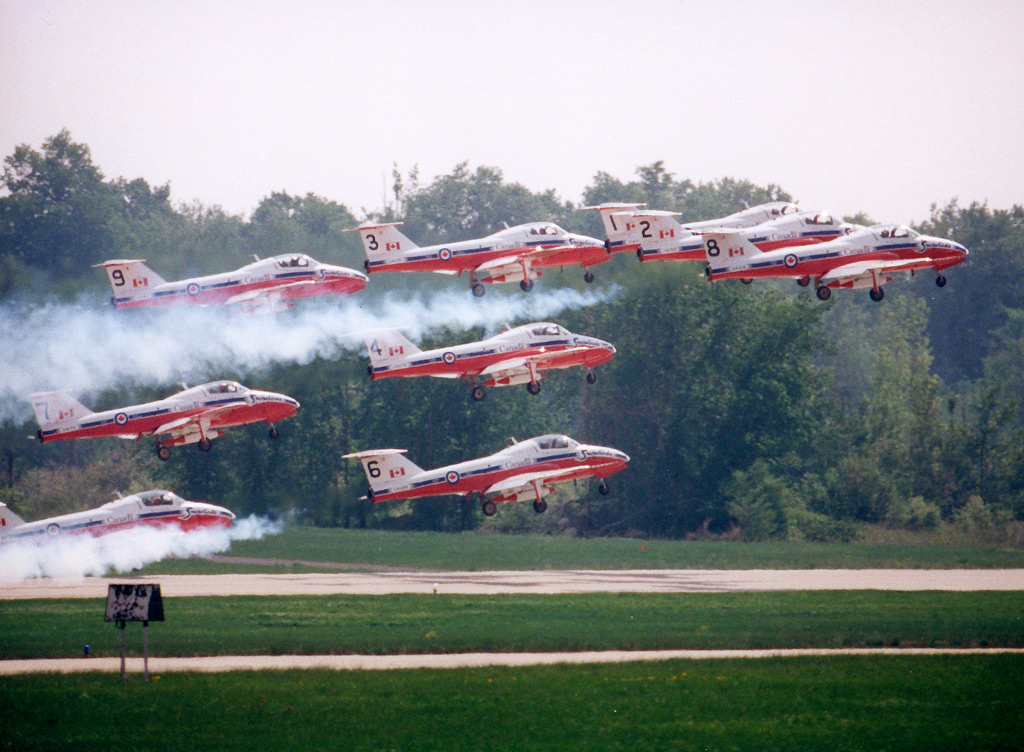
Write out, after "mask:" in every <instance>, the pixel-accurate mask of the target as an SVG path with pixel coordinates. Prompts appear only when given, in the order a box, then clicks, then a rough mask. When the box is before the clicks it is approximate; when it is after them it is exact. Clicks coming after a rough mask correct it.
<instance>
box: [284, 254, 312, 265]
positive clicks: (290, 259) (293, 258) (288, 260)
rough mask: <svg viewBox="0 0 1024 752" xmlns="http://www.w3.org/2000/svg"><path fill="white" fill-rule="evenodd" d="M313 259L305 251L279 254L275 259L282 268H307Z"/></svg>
mask: <svg viewBox="0 0 1024 752" xmlns="http://www.w3.org/2000/svg"><path fill="white" fill-rule="evenodd" d="M312 260H313V259H311V258H310V257H309V256H307V255H305V254H304V253H289V254H288V255H286V256H278V257H277V258H276V259H275V261H276V262H277V265H278V266H279V267H281V268H282V269H291V268H302V269H304V268H306V267H308V266H309V265H310V262H311V261H312Z"/></svg>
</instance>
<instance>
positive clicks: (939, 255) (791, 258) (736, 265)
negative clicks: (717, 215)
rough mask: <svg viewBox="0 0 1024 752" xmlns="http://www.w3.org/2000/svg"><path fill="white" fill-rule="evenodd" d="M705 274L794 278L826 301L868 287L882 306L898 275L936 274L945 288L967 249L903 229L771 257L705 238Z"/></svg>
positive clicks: (871, 230) (725, 236)
mask: <svg viewBox="0 0 1024 752" xmlns="http://www.w3.org/2000/svg"><path fill="white" fill-rule="evenodd" d="M704 250H705V256H706V258H707V262H708V265H707V268H706V269H705V273H706V274H707V276H708V278H709V279H711V280H713V281H714V280H720V279H731V278H739V279H742V280H751V279H755V278H761V277H793V278H795V279H796V280H797V282H798V283H799V284H800V285H801V286H804V287H806V286H807V285H809V284H811V283H812V282H813V283H814V286H815V289H816V291H817V295H818V298H820V299H821V300H828V299H829V298H830V297H831V295H832V288H836V287H845V288H851V289H860V288H870V293H869V294H870V296H871V299H872V300H874V301H879V300H881V299H882V297H883V296H884V292H883V291H882V285H884V284H885V283H886V282H891V281H892V279H893V277H894V276H895V275H897V274H900V273H904V274H906V275H908V276H909V275H911V274H912V273H913V272H915V271H917V270H918V269H935V271H936V272H937V276H936V277H935V284H936V285H938V286H939V287H945V285H946V278H945V277H944V276H943V275H942V272H943V271H944V270H946V269H948V268H949V267H951V266H956V265H957V264H959V263H962V262H963V261H965V260H966V259H967V255H968V252H967V249H966V248H964V247H963V246H962V245H960V244H959V243H954V242H953V241H952V240H945V239H943V238H936V237H932V236H930V235H922V234H920V233H918V232H916V231H915V230H912V229H910V228H909V227H906V226H905V225H874V226H873V227H865V228H863V229H860V230H856V231H854V232H851V233H850V234H849V235H844V236H842V237H840V238H837V239H836V240H830V241H828V242H826V243H819V244H817V245H808V246H803V247H800V248H784V249H781V250H777V251H769V252H767V253H765V252H763V251H761V250H759V249H758V248H757V247H756V246H754V245H753V244H752V243H750V242H749V241H748V240H747V239H746V238H744V237H743V235H742V234H740V233H736V232H732V233H725V232H722V233H709V234H707V235H705V236H704Z"/></svg>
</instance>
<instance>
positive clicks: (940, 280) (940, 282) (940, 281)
mask: <svg viewBox="0 0 1024 752" xmlns="http://www.w3.org/2000/svg"><path fill="white" fill-rule="evenodd" d="M935 286H936V287H945V286H946V278H945V277H943V276H942V275H941V274H940V275H939V276H938V277H936V278H935Z"/></svg>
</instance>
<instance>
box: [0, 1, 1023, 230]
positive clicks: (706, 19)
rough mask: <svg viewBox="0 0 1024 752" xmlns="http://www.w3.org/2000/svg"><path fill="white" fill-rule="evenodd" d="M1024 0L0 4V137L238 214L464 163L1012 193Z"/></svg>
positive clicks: (860, 191)
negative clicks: (82, 159) (66, 140)
mask: <svg viewBox="0 0 1024 752" xmlns="http://www.w3.org/2000/svg"><path fill="white" fill-rule="evenodd" d="M1022 35H1024V3H1022V2H1019V1H1018V0H1006V1H1005V2H1001V1H999V0H987V1H986V0H973V1H962V2H961V1H953V0H950V1H949V2H941V1H935V2H915V1H913V0H901V2H898V3H895V2H889V1H886V2H870V1H858V2H847V3H839V2H832V3H824V2H786V1H784V0H775V1H773V2H770V3H767V2H766V3H756V2H707V3H697V2H669V1H667V0H666V1H662V2H658V1H650V2H643V1H642V0H641V1H640V2H629V3H627V2H611V1H610V0H594V1H592V2H560V1H559V0H540V1H537V2H535V1H533V0H521V1H520V2H508V3H505V2H493V3H490V2H414V1H407V2H402V1H399V0H378V1H377V2H358V3H354V2H353V3H349V2H327V1H326V0H324V1H322V2H256V1H255V0H249V1H248V2H226V1H222V2H216V1H211V0H205V1H203V2H188V1H178V2H166V1H161V2H139V1H137V2H116V1H110V2H88V1H85V0H75V1H71V0H65V1H63V2H47V1H46V0H0V153H2V156H4V157H6V156H8V155H10V154H11V153H12V152H13V149H14V147H15V146H16V145H18V144H22V143H27V144H30V145H32V146H33V147H35V148H38V147H39V146H40V145H41V143H42V141H43V139H44V138H46V137H47V136H51V135H53V134H55V133H57V132H58V131H60V129H61V128H68V129H69V130H70V132H71V135H72V137H73V138H74V139H75V140H76V141H79V142H83V143H86V144H88V146H89V147H90V148H91V150H92V155H93V160H94V161H95V163H96V164H97V165H99V167H100V168H101V169H102V170H103V172H104V174H106V175H107V176H108V177H117V176H124V177H127V178H135V177H143V178H145V179H147V180H148V181H150V183H152V184H162V183H164V182H167V181H170V183H171V188H172V200H174V201H175V202H188V201H191V200H193V199H199V200H200V201H202V202H203V203H206V204H219V205H221V206H223V207H224V208H225V209H226V210H228V211H232V212H238V213H249V212H251V211H252V209H254V208H255V206H256V205H257V204H258V202H259V201H260V199H261V198H262V197H264V196H266V195H267V194H269V193H270V192H271V191H274V190H287V191H288V192H290V193H293V194H304V193H307V192H310V191H311V192H314V193H317V194H319V195H322V196H325V197H327V198H329V199H332V200H335V201H338V202H340V203H343V204H345V205H347V206H349V207H350V208H351V209H353V210H354V211H355V212H356V213H357V215H358V214H360V213H361V212H360V210H361V208H362V207H366V208H370V209H374V208H378V207H380V206H381V204H382V201H383V199H382V194H383V191H384V189H385V185H386V184H389V183H390V172H391V166H392V162H397V163H398V164H399V166H400V168H401V169H402V170H403V171H405V170H407V169H408V168H411V167H413V166H414V165H419V168H420V174H421V182H424V183H426V182H428V181H429V180H430V179H431V178H433V177H434V176H436V175H438V174H442V173H447V172H450V171H451V170H452V168H453V167H454V166H455V165H456V164H457V163H458V162H461V161H463V160H468V161H469V162H470V164H471V165H472V166H474V167H475V166H477V165H491V166H496V167H499V168H501V169H502V171H503V172H504V175H505V178H506V180H508V181H514V182H520V183H522V184H524V185H526V186H527V187H529V188H530V189H532V190H543V189H548V188H554V189H555V190H556V191H557V192H558V194H559V195H560V197H561V198H563V199H569V200H573V201H579V200H580V199H581V196H582V191H583V189H584V187H586V186H587V185H588V184H590V183H591V182H592V180H593V177H594V174H595V173H596V172H597V171H599V170H603V171H605V172H608V173H610V174H612V175H614V176H616V177H618V178H620V179H623V180H629V179H632V178H633V176H634V170H635V168H636V167H637V166H638V165H640V164H646V163H649V162H652V161H655V160H658V159H661V160H664V161H665V164H666V166H667V168H668V169H669V170H670V171H671V172H673V173H675V175H676V176H677V177H680V178H682V177H687V178H690V179H692V180H695V181H698V180H710V179H714V178H720V177H726V176H730V177H736V178H746V179H749V180H752V181H754V182H756V183H759V184H766V183H776V184H778V185H781V186H782V187H783V188H785V189H786V190H788V191H789V192H791V193H792V194H793V195H794V196H796V197H797V198H798V199H800V201H801V203H802V204H803V205H804V206H806V207H808V208H818V207H821V208H827V209H831V210H832V211H833V212H836V213H838V214H849V213H853V212H856V211H858V210H861V209H863V210H865V211H867V212H868V213H869V214H870V215H872V216H873V217H874V218H875V219H878V220H880V221H912V220H913V221H920V220H922V219H925V218H927V216H928V214H929V206H930V204H931V203H932V202H939V203H945V202H946V201H947V200H949V199H951V198H953V197H959V199H960V200H961V202H962V203H968V202H970V201H972V200H979V201H984V200H987V201H988V202H989V205H990V206H992V207H994V208H1008V207H1009V206H1011V205H1012V204H1014V203H1024V43H1021V41H1020V38H1021V36H1022Z"/></svg>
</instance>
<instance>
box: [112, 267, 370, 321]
mask: <svg viewBox="0 0 1024 752" xmlns="http://www.w3.org/2000/svg"><path fill="white" fill-rule="evenodd" d="M96 266H97V267H100V266H102V267H103V268H104V269H106V270H107V276H108V277H109V278H110V285H111V287H113V288H114V296H113V297H112V298H111V299H110V302H111V303H112V304H113V306H114V307H115V308H149V307H152V306H168V305H210V304H223V305H227V306H233V307H236V308H237V309H238V310H240V311H249V312H255V311H265V310H270V311H279V310H284V309H286V308H290V307H291V305H292V304H291V303H289V302H288V301H291V300H296V299H298V298H309V297H313V296H316V295H348V294H349V293H353V292H357V291H359V290H362V289H363V288H364V287H366V282H367V278H366V275H365V274H363V273H362V272H357V271H356V270H355V269H348V268H346V267H344V266H335V265H333V264H321V263H320V262H319V261H317V260H315V259H312V258H310V257H309V256H307V255H305V254H304V253H286V254H284V255H281V256H274V257H273V258H266V259H257V260H256V261H254V262H252V263H251V264H246V265H245V266H243V267H242V268H241V269H236V270H234V271H231V272H223V273H221V274H211V275H209V276H206V277H193V278H191V279H183V280H181V281H180V282H166V281H165V280H164V279H162V278H161V277H160V276H159V275H158V274H157V273H156V272H154V271H153V270H152V269H150V268H149V267H147V266H146V265H145V264H144V263H142V260H141V259H121V260H113V261H104V262H103V263H102V264H96Z"/></svg>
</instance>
